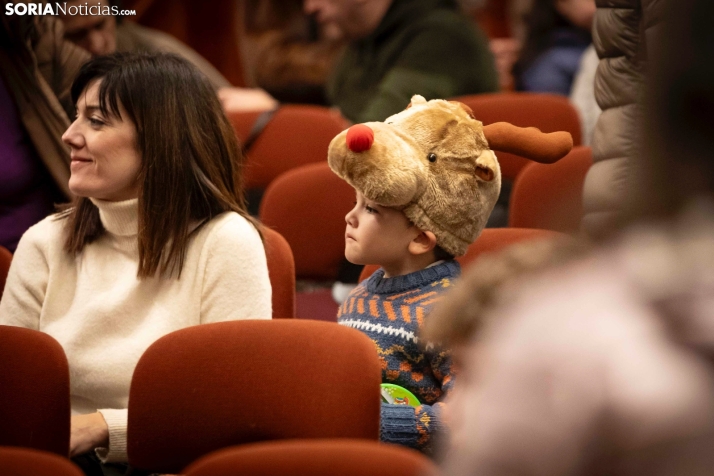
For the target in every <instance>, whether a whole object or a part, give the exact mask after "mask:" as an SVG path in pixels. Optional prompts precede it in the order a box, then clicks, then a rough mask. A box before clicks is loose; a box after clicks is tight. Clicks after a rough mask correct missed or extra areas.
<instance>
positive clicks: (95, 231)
mask: <svg viewBox="0 0 714 476" xmlns="http://www.w3.org/2000/svg"><path fill="white" fill-rule="evenodd" d="M99 80H101V83H100V86H99V108H100V110H101V111H102V113H103V114H105V115H107V116H114V117H116V118H118V119H120V120H124V121H126V120H131V121H132V122H133V123H134V125H135V126H136V132H137V134H136V137H137V147H138V149H139V152H140V154H141V158H142V159H141V168H140V171H139V176H138V181H139V184H140V185H139V223H138V229H139V232H138V247H139V269H138V273H137V274H138V276H139V277H147V276H153V275H154V274H155V273H156V272H157V271H159V272H160V274H161V275H164V276H176V277H179V276H180V275H181V270H182V268H183V263H184V259H185V257H186V250H187V248H188V245H189V242H190V239H191V234H192V232H193V231H194V230H193V228H194V227H195V226H196V225H197V224H198V225H199V227H200V226H201V225H203V224H205V223H206V222H208V221H209V220H210V219H211V218H213V217H215V216H216V215H218V214H220V213H223V212H226V211H234V212H236V213H238V214H240V215H241V216H243V217H245V218H246V219H249V220H251V219H250V218H249V216H248V214H247V212H246V206H245V200H244V196H243V173H242V172H243V166H244V160H243V156H242V154H241V152H240V148H239V146H238V140H237V138H236V136H235V132H234V131H233V128H232V127H231V124H230V123H229V121H228V119H227V118H226V116H225V114H224V113H223V110H222V109H221V105H220V103H219V101H218V98H217V97H216V94H215V92H214V90H213V87H212V86H211V84H210V83H209V82H208V80H207V79H206V78H205V77H204V76H203V75H202V74H201V73H200V72H199V71H198V70H197V69H196V68H195V67H194V66H193V65H191V64H190V63H188V62H187V61H186V60H184V59H182V58H180V57H178V56H176V55H170V54H135V53H115V54H112V55H108V56H101V57H98V58H95V59H93V60H91V61H90V62H88V63H86V64H85V65H84V66H83V67H82V69H81V70H80V72H79V74H78V75H77V78H76V79H75V80H74V83H73V84H72V90H71V92H72V101H73V102H74V103H75V104H76V103H77V99H78V98H79V96H80V95H81V94H82V93H83V92H84V91H85V90H86V89H87V88H88V87H89V86H90V85H91V84H92V83H94V82H95V81H99ZM120 104H121V106H123V108H124V110H125V111H126V116H128V117H122V116H121V114H120V111H119V105H120ZM72 205H73V206H72V207H71V208H68V209H67V210H66V211H65V212H64V213H63V214H62V215H60V216H61V217H64V218H66V219H67V220H68V222H67V237H66V241H65V244H64V247H65V250H66V251H67V252H68V253H71V254H77V253H79V252H81V251H82V249H83V248H84V246H85V245H87V244H89V243H91V242H92V241H94V240H96V239H97V238H99V237H100V236H101V235H102V234H103V233H104V227H103V226H102V223H101V221H100V219H99V210H98V209H97V207H96V206H95V205H94V204H93V203H92V202H91V201H90V200H89V199H88V198H77V199H75V201H74V202H73V204H72ZM251 222H252V220H251ZM237 251H238V250H237Z"/></svg>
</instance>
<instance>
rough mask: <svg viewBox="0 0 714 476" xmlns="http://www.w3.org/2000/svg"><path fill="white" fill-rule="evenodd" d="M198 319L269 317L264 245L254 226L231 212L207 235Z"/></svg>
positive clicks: (267, 279) (270, 305) (203, 320)
mask: <svg viewBox="0 0 714 476" xmlns="http://www.w3.org/2000/svg"><path fill="white" fill-rule="evenodd" d="M205 246H206V247H207V248H208V250H207V253H208V257H207V260H206V269H205V272H204V279H203V290H202V296H201V323H202V324H206V323H210V322H221V321H233V320H239V319H270V318H271V317H272V302H271V294H272V292H271V286H270V279H269V277H268V264H267V260H266V257H265V249H264V247H263V243H262V241H261V239H260V235H259V234H258V231H257V230H256V229H255V227H254V226H253V225H252V224H251V223H250V222H248V220H246V219H245V218H243V217H241V216H240V215H238V214H235V213H231V216H229V217H227V219H226V220H225V221H224V222H223V223H220V224H218V225H217V227H216V229H215V230H213V231H212V233H211V236H209V237H208V239H207V241H206V244H205Z"/></svg>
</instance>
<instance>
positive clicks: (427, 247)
mask: <svg viewBox="0 0 714 476" xmlns="http://www.w3.org/2000/svg"><path fill="white" fill-rule="evenodd" d="M434 247H436V235H434V233H432V232H430V231H422V232H419V234H418V235H417V236H416V237H415V238H414V239H413V240H412V241H411V242H409V247H408V249H409V252H410V253H411V254H413V255H422V254H424V253H428V252H429V251H432V250H433V249H434Z"/></svg>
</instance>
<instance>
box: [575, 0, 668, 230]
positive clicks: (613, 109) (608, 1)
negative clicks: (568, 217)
mask: <svg viewBox="0 0 714 476" xmlns="http://www.w3.org/2000/svg"><path fill="white" fill-rule="evenodd" d="M665 3H667V2H658V1H656V0H596V4H597V7H598V8H597V13H596V15H595V24H594V27H593V43H594V44H595V49H596V50H597V53H598V56H599V57H600V64H599V66H598V69H597V74H596V77H595V99H596V100H597V103H598V105H599V106H600V108H601V109H602V114H601V115H600V118H599V119H598V122H597V124H596V126H595V132H594V135H593V141H592V148H593V166H592V167H591V169H590V170H589V171H588V174H587V176H586V178H585V189H584V197H583V208H584V214H585V216H584V217H583V223H582V225H583V229H584V230H585V231H586V232H587V233H588V234H589V235H590V236H600V235H602V234H604V233H606V232H607V231H609V230H610V229H611V228H612V226H613V225H614V223H615V221H616V218H617V214H618V213H619V211H620V210H621V209H622V208H623V205H624V203H625V201H626V200H627V192H628V188H629V187H630V185H629V178H630V176H631V173H630V172H631V169H632V167H633V161H634V159H635V157H636V155H637V154H638V152H639V144H640V140H641V137H640V134H641V130H640V124H641V123H642V117H641V101H642V94H643V93H644V89H645V88H644V78H645V69H646V64H647V56H648V49H649V48H652V47H653V44H654V42H653V36H656V32H657V29H658V27H659V26H660V25H661V22H662V20H663V16H664V4H665Z"/></svg>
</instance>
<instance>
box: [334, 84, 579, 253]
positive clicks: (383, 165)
mask: <svg viewBox="0 0 714 476" xmlns="http://www.w3.org/2000/svg"><path fill="white" fill-rule="evenodd" d="M572 146H573V141H572V138H571V136H570V134H569V133H567V132H554V133H550V134H544V133H542V132H540V131H539V130H538V129H535V128H521V127H517V126H514V125H512V124H509V123H505V122H500V123H495V124H490V125H488V126H485V127H484V126H483V125H482V124H481V122H479V121H477V120H476V119H475V118H474V115H473V112H472V111H471V109H470V108H469V107H468V106H466V105H464V104H462V103H459V102H454V101H444V100H440V99H436V100H432V101H428V102H427V101H426V100H425V99H424V98H423V97H422V96H414V97H413V98H412V101H411V103H410V104H409V106H408V107H407V109H406V110H405V111H402V112H400V113H399V114H395V115H393V116H391V117H389V118H387V120H386V121H384V122H369V123H365V124H357V125H355V126H352V127H351V128H349V129H347V130H346V131H343V132H341V133H340V134H338V135H337V137H335V138H334V139H333V140H332V142H331V143H330V147H329V151H328V156H327V160H328V163H329V165H330V168H331V169H332V170H333V171H334V172H335V173H336V174H337V175H338V176H340V177H341V178H342V179H344V180H345V181H347V182H348V183H349V184H350V185H352V186H353V187H354V188H356V189H357V190H359V191H360V192H362V193H363V194H364V196H365V197H367V198H368V199H370V200H373V201H375V202H377V203H380V204H382V205H384V206H389V207H395V208H398V209H400V210H402V211H403V212H404V214H405V215H406V216H407V218H409V220H411V221H412V223H414V224H415V225H416V226H417V227H419V228H420V229H422V230H429V231H431V232H433V233H434V235H436V238H437V244H438V245H439V246H441V247H442V248H443V249H444V250H446V251H447V252H449V253H450V254H452V255H454V256H460V255H463V254H464V253H465V252H466V249H467V248H468V245H469V244H471V243H472V242H473V241H474V240H475V239H476V238H477V237H478V235H479V234H480V233H481V230H482V229H483V227H484V226H485V225H486V221H487V219H488V217H489V215H490V214H491V211H492V210H493V207H494V205H495V204H496V200H497V199H498V194H499V192H500V189H501V170H500V168H499V166H498V161H497V160H496V156H495V154H494V153H493V150H497V151H503V152H511V153H514V154H518V155H520V156H523V157H526V158H529V159H532V160H535V161H537V162H544V163H551V162H555V161H556V160H558V159H560V158H561V157H563V156H564V155H566V154H567V153H568V152H569V151H570V149H571V148H572Z"/></svg>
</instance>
